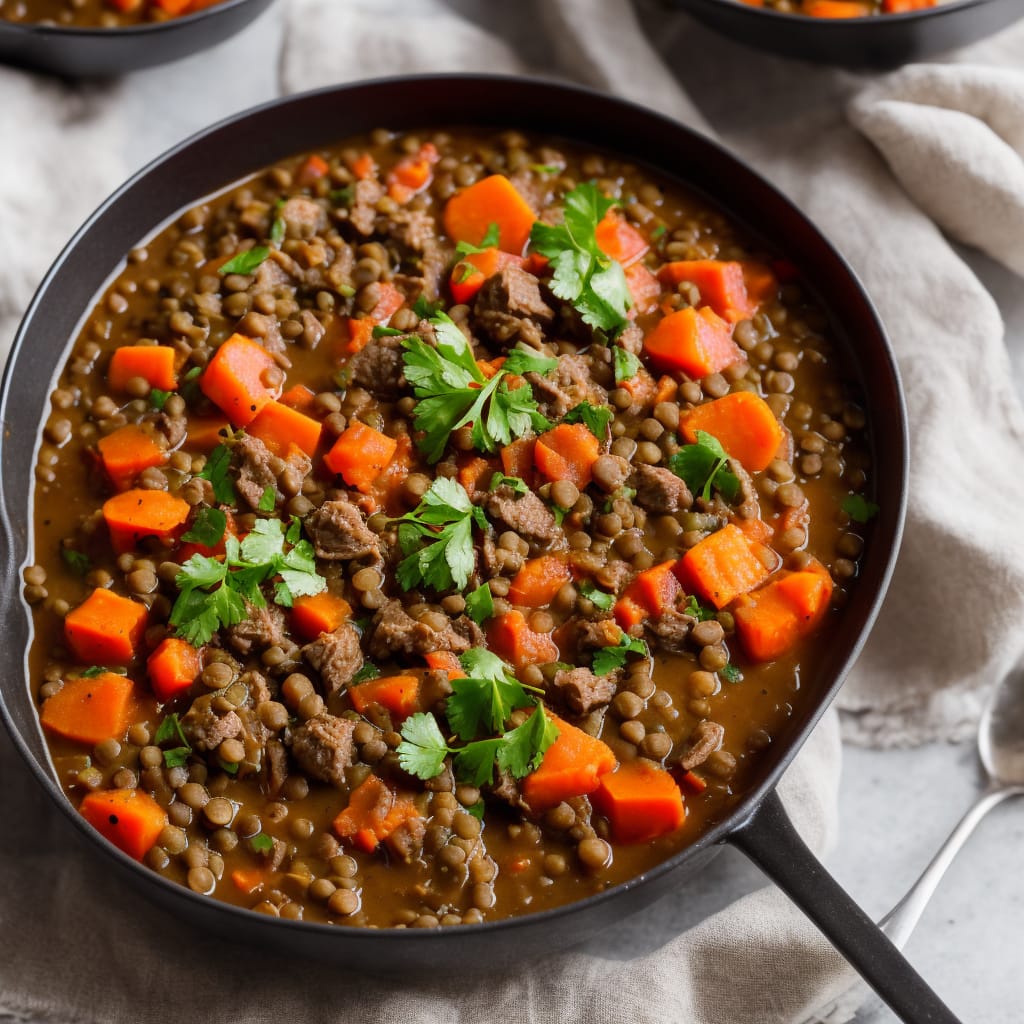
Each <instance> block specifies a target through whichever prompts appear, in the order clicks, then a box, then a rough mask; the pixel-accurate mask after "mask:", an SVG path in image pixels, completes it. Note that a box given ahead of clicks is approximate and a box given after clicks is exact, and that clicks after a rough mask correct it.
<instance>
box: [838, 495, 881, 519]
mask: <svg viewBox="0 0 1024 1024" xmlns="http://www.w3.org/2000/svg"><path fill="white" fill-rule="evenodd" d="M840 507H841V508H842V510H843V511H844V512H845V513H846V514H847V515H848V516H849V517H850V518H851V519H852V520H853V521H854V522H855V523H866V522H868V520H870V519H874V518H875V516H877V515H878V513H879V511H880V509H879V506H878V505H876V504H875V503H874V502H873V501H868V500H867V499H866V498H864V497H862V496H861V495H859V494H848V495H847V496H846V497H845V498H843V500H842V504H841V506H840Z"/></svg>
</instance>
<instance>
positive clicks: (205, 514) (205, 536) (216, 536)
mask: <svg viewBox="0 0 1024 1024" xmlns="http://www.w3.org/2000/svg"><path fill="white" fill-rule="evenodd" d="M227 525H228V517H227V516H226V515H225V514H224V513H223V512H221V510H220V509H219V508H210V507H204V508H201V509H200V510H199V511H198V512H197V513H196V518H195V520H194V521H193V523H192V526H191V528H190V529H189V531H188V533H184V534H182V537H181V539H182V540H187V541H191V542H192V543H193V544H202V545H203V546H204V547H207V548H212V547H214V546H216V545H217V544H219V543H220V542H221V541H222V540H223V539H224V531H225V530H226V529H227Z"/></svg>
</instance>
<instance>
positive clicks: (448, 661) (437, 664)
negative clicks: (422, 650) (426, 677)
mask: <svg viewBox="0 0 1024 1024" xmlns="http://www.w3.org/2000/svg"><path fill="white" fill-rule="evenodd" d="M423 660H424V661H425V662H426V663H427V664H428V665H429V666H430V667H431V668H434V669H440V670H442V671H444V672H447V673H448V678H449V679H465V678H466V673H465V670H464V669H463V667H462V663H461V662H460V661H459V657H458V655H457V654H453V653H452V652H451V651H431V652H430V653H429V654H424V655H423Z"/></svg>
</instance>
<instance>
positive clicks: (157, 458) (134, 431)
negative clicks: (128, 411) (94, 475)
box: [96, 423, 167, 491]
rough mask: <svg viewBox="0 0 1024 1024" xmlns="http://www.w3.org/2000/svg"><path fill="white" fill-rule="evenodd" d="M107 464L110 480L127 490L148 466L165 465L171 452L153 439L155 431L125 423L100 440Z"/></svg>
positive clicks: (103, 456) (99, 443)
mask: <svg viewBox="0 0 1024 1024" xmlns="http://www.w3.org/2000/svg"><path fill="white" fill-rule="evenodd" d="M96 447H97V448H98V449H99V453H100V459H101V461H102V462H103V468H104V469H105V470H106V471H107V476H108V477H110V482H111V483H112V484H113V485H114V486H115V487H116V488H117V489H118V490H119V491H123V490H124V489H125V488H126V487H130V486H131V485H132V481H133V480H134V479H135V478H136V477H137V476H138V475H139V474H140V473H141V472H142V471H143V470H144V469H149V468H150V467H152V466H162V465H163V464H164V463H165V462H166V461H167V452H165V451H164V450H163V448H161V447H160V445H158V444H157V443H156V441H155V440H154V439H153V435H152V434H149V433H148V432H147V431H145V430H143V428H142V427H140V426H138V424H135V423H128V424H125V426H123V427H118V428H117V430H114V431H111V432H110V433H109V434H107V436H106V437H101V438H100V439H99V440H98V441H97V442H96Z"/></svg>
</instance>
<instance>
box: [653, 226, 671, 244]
mask: <svg viewBox="0 0 1024 1024" xmlns="http://www.w3.org/2000/svg"><path fill="white" fill-rule="evenodd" d="M667 230H668V228H666V227H665V225H664V224H659V225H658V226H657V227H656V228H655V229H654V230H653V231H652V232H651V240H652V241H655V242H656V241H657V240H658V239H659V238H661V236H662V235H663V234H665V232H666V231H667Z"/></svg>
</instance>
